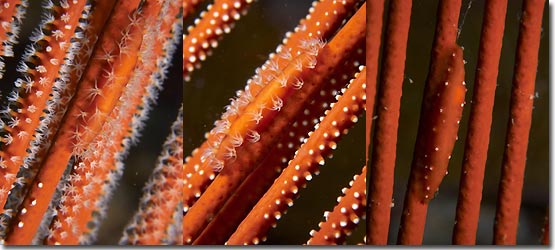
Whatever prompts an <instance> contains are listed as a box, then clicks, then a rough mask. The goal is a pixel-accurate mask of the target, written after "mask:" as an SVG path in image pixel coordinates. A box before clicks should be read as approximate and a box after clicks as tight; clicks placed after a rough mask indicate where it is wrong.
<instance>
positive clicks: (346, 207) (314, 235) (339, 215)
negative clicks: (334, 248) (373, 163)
mask: <svg viewBox="0 0 555 250" xmlns="http://www.w3.org/2000/svg"><path fill="white" fill-rule="evenodd" d="M341 192H342V193H343V196H340V197H337V205H336V206H335V207H334V208H333V210H332V211H326V212H324V218H325V221H322V222H320V223H319V224H318V227H319V228H320V229H319V230H318V231H316V230H312V231H310V236H311V237H310V239H309V240H308V241H307V242H306V244H307V245H330V244H331V245H336V244H343V243H344V242H345V238H346V237H347V236H349V235H350V234H351V232H352V230H353V229H354V228H355V227H356V226H357V224H358V223H360V221H362V220H364V219H365V217H364V215H365V214H366V211H365V208H366V166H365V167H363V168H362V172H361V173H360V174H358V175H355V176H354V177H353V180H352V181H350V182H349V187H348V188H343V189H342V190H341Z"/></svg>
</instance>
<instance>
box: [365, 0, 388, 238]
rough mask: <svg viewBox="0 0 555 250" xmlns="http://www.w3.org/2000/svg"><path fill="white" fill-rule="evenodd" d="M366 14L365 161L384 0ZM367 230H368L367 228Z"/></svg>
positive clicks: (374, 90) (370, 8)
mask: <svg viewBox="0 0 555 250" xmlns="http://www.w3.org/2000/svg"><path fill="white" fill-rule="evenodd" d="M367 9H368V16H367V17H366V66H367V67H368V70H367V71H366V72H367V74H368V75H367V76H366V78H367V79H368V83H367V87H366V151H365V152H366V161H368V159H369V158H368V154H369V149H370V146H369V145H370V133H371V129H372V119H373V117H374V102H375V96H376V81H377V77H378V63H379V61H378V59H379V56H380V44H381V41H382V24H383V11H384V1H383V0H375V1H370V2H369V3H368V5H367ZM368 225H370V224H368ZM367 231H368V230H367Z"/></svg>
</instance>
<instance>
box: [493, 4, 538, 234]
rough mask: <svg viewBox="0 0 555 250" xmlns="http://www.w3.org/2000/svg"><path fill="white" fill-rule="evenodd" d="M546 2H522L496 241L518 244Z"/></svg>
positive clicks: (500, 185)
mask: <svg viewBox="0 0 555 250" xmlns="http://www.w3.org/2000/svg"><path fill="white" fill-rule="evenodd" d="M544 4H545V1H544V0H526V1H524V2H523V5H522V10H523V14H522V20H521V23H520V33H519V38H518V48H517V53H516V60H515V61H516V64H515V65H516V66H515V73H514V76H513V89H512V95H511V104H510V117H509V122H508V130H507V137H506V144H505V145H506V146H505V153H504V155H503V167H502V169H501V181H500V183H499V196H498V200H497V211H496V215H495V222H496V223H495V227H494V240H493V242H494V243H495V244H502V245H514V244H516V234H517V229H518V219H519V212H520V202H521V197H522V186H523V180H524V169H525V167H526V151H527V149H528V138H529V133H530V126H531V124H532V109H533V105H534V85H535V80H536V71H537V67H538V51H539V46H540V37H541V30H542V27H541V25H542V16H543V8H544Z"/></svg>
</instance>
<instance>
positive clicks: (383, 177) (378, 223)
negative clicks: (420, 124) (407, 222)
mask: <svg viewBox="0 0 555 250" xmlns="http://www.w3.org/2000/svg"><path fill="white" fill-rule="evenodd" d="M411 7H412V1H411V0H408V1H391V3H390V5H389V17H388V22H387V31H386V38H385V41H384V45H385V48H384V56H383V62H382V65H383V66H382V67H383V69H382V72H381V80H380V81H381V83H380V87H379V91H378V104H377V107H376V115H377V116H378V118H377V120H376V124H375V126H376V128H375V130H374V131H375V132H374V133H375V135H374V139H373V143H372V145H373V147H372V159H371V161H372V164H371V168H370V181H369V187H368V190H369V192H368V200H369V202H368V209H369V211H368V213H367V222H368V224H369V225H368V226H367V228H368V230H369V231H368V232H367V239H366V240H367V241H368V244H372V245H375V244H378V245H385V244H387V236H388V232H389V221H390V214H391V199H392V196H393V175H394V169H395V158H396V150H397V128H398V126H399V113H400V107H401V95H402V92H403V79H404V77H403V76H404V70H405V58H406V50H407V41H408V34H409V27H410V16H411ZM367 110H368V109H367Z"/></svg>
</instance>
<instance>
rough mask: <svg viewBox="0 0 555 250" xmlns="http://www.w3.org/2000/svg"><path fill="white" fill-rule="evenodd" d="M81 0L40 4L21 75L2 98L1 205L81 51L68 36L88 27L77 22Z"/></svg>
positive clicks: (83, 9) (35, 147)
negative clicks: (41, 15) (43, 11)
mask: <svg viewBox="0 0 555 250" xmlns="http://www.w3.org/2000/svg"><path fill="white" fill-rule="evenodd" d="M85 2H86V1H74V2H71V3H68V2H65V1H64V2H62V3H61V4H60V5H54V4H52V3H50V4H48V5H46V6H44V7H45V8H46V14H45V17H44V18H43V20H42V22H41V24H40V28H38V29H36V30H35V31H34V35H33V37H31V40H32V41H33V42H34V44H33V45H29V46H27V47H26V50H25V53H24V55H23V56H22V58H23V60H24V61H22V62H21V63H20V64H19V66H18V67H17V71H18V72H19V73H20V74H21V77H20V78H18V79H17V80H16V81H15V83H14V89H13V91H12V92H11V93H10V94H9V95H8V96H7V98H6V99H4V103H3V105H4V107H5V108H4V109H3V110H2V114H1V116H2V124H1V125H2V130H3V136H2V139H1V141H2V145H1V146H0V148H1V151H0V163H1V166H0V168H1V169H0V171H1V172H2V173H3V175H4V176H5V181H2V182H0V190H2V191H1V193H0V204H1V205H2V206H4V204H5V203H6V198H7V192H8V191H9V190H10V189H11V188H12V185H13V184H14V182H15V181H16V179H15V178H14V177H15V175H16V174H17V172H18V171H19V169H20V167H23V168H29V165H30V163H31V161H32V160H33V156H34V154H35V153H36V152H37V151H39V149H40V145H41V144H42V138H43V137H44V136H45V135H46V134H47V131H48V126H49V123H50V121H51V119H52V118H53V115H52V114H53V113H54V108H55V103H56V102H57V101H58V100H59V99H60V98H61V96H60V94H61V91H62V90H63V89H64V88H65V84H66V80H67V76H68V72H69V70H70V69H69V67H68V66H67V65H71V64H72V60H73V58H74V55H75V53H76V52H77V50H78V49H79V43H77V42H74V41H72V40H71V38H72V37H73V36H75V35H76V32H77V34H79V33H80V32H81V30H83V29H84V28H85V26H86V25H87V24H86V23H85V22H82V21H80V19H81V18H83V19H85V20H86V18H87V16H88V9H89V8H90V6H88V5H86V3H85ZM77 36H80V35H77ZM18 184H19V185H21V184H22V183H18Z"/></svg>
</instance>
